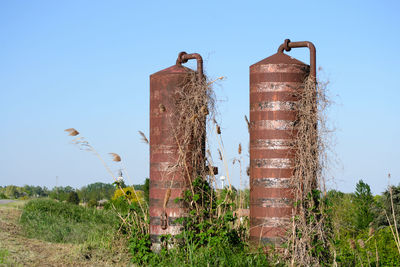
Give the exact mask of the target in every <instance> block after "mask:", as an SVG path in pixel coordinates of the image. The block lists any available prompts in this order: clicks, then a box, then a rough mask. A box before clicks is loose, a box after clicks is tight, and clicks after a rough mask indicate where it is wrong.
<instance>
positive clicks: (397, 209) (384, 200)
mask: <svg viewBox="0 0 400 267" xmlns="http://www.w3.org/2000/svg"><path fill="white" fill-rule="evenodd" d="M392 201H393V205H392ZM376 210H377V212H376V213H377V216H376V219H375V220H374V224H375V226H376V227H377V228H381V227H385V226H388V225H389V222H388V218H389V220H390V223H391V224H392V225H394V218H393V212H394V217H395V218H396V223H397V227H398V230H400V185H399V186H390V187H389V188H388V189H387V190H386V191H385V192H383V194H382V196H381V197H380V198H378V208H377V209H376Z"/></svg>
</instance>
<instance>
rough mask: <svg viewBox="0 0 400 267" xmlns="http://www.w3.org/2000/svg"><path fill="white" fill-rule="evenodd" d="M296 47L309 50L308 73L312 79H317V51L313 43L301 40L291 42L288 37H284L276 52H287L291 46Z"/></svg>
mask: <svg viewBox="0 0 400 267" xmlns="http://www.w3.org/2000/svg"><path fill="white" fill-rule="evenodd" d="M297 47H308V49H309V50H310V75H311V77H313V79H314V80H315V81H316V80H317V52H316V49H315V46H314V44H313V43H311V42H308V41H303V42H291V41H290V40H289V39H286V40H285V41H284V42H283V44H281V45H280V46H279V48H278V53H283V50H285V51H287V52H289V51H290V50H291V49H292V48H297Z"/></svg>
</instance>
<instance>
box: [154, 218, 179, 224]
mask: <svg viewBox="0 0 400 267" xmlns="http://www.w3.org/2000/svg"><path fill="white" fill-rule="evenodd" d="M176 219H178V217H168V218H167V221H168V222H167V224H168V225H172V226H175V225H180V224H178V223H175V220H176ZM150 225H161V217H150Z"/></svg>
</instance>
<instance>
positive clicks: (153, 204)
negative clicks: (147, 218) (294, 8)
mask: <svg viewBox="0 0 400 267" xmlns="http://www.w3.org/2000/svg"><path fill="white" fill-rule="evenodd" d="M163 205H164V197H163V198H159V199H157V198H150V206H151V207H163ZM166 207H167V208H180V209H186V208H187V205H185V203H184V202H183V201H179V202H177V203H176V202H175V199H172V198H171V199H170V200H169V201H168V203H167V206H166Z"/></svg>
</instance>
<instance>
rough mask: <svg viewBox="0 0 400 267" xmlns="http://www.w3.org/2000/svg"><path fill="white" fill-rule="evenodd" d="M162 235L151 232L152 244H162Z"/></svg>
mask: <svg viewBox="0 0 400 267" xmlns="http://www.w3.org/2000/svg"><path fill="white" fill-rule="evenodd" d="M172 236H174V235H172ZM160 238H161V235H157V234H150V241H151V243H152V244H160V243H161V240H160Z"/></svg>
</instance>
